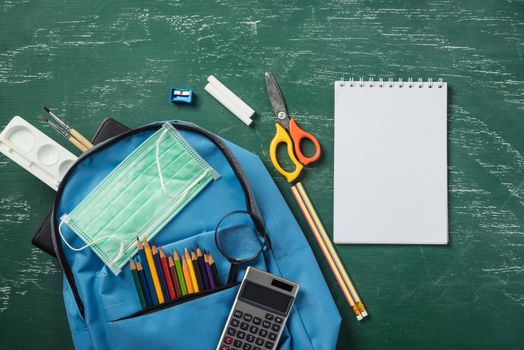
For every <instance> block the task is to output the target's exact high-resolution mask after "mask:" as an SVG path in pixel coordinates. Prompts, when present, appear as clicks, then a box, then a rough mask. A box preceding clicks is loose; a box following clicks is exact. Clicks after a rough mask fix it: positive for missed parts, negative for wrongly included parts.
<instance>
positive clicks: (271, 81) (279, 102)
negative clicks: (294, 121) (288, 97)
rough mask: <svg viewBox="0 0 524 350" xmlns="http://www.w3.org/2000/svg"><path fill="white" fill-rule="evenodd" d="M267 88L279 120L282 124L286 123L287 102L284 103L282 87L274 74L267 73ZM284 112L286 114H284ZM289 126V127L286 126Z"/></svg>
mask: <svg viewBox="0 0 524 350" xmlns="http://www.w3.org/2000/svg"><path fill="white" fill-rule="evenodd" d="M265 76H266V88H267V94H268V95H269V100H270V101H271V106H273V111H275V114H276V115H277V118H278V120H279V121H280V122H284V123H285V121H284V119H285V120H287V119H288V118H287V109H286V102H285V101H284V96H282V92H281V91H280V87H279V86H278V83H277V81H276V79H275V77H274V76H273V74H271V73H269V72H266V74H265ZM282 112H284V114H282ZM286 126H287V125H286Z"/></svg>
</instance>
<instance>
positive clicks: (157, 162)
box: [155, 130, 209, 199]
mask: <svg viewBox="0 0 524 350" xmlns="http://www.w3.org/2000/svg"><path fill="white" fill-rule="evenodd" d="M166 132H167V130H164V131H163V132H162V133H161V134H160V136H159V137H158V140H156V144H155V146H156V147H155V160H156V170H157V171H158V177H159V180H160V187H162V192H164V194H165V195H166V196H167V197H169V198H171V199H177V197H173V196H171V195H170V193H169V192H168V190H167V188H166V185H165V182H164V175H162V167H161V166H160V156H159V149H160V141H162V138H163V137H164V135H165V133H166ZM208 171H209V170H208V169H206V171H205V172H204V173H203V174H201V175H200V176H199V177H198V178H197V179H196V180H195V181H193V184H191V186H188V187H187V188H186V189H185V190H184V192H182V193H181V194H180V195H179V196H178V198H180V199H182V198H184V197H185V196H186V194H187V193H188V192H189V191H190V190H191V189H192V188H193V186H194V185H195V184H196V183H198V182H200V181H201V180H202V179H203V178H204V177H205V176H206V175H207V173H208Z"/></svg>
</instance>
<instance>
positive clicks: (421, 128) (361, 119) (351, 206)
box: [334, 81, 448, 244]
mask: <svg viewBox="0 0 524 350" xmlns="http://www.w3.org/2000/svg"><path fill="white" fill-rule="evenodd" d="M380 85H382V87H380ZM409 86H411V87H409ZM446 111H447V84H446V83H442V82H434V83H431V82H424V83H419V82H413V83H410V82H404V83H401V82H386V81H385V82H383V83H379V82H360V81H354V82H340V81H337V82H335V186H334V187H335V191H334V192H335V193H334V241H335V243H362V244H366V243H370V244H377V243H385V244H447V243H448V201H447V112H446Z"/></svg>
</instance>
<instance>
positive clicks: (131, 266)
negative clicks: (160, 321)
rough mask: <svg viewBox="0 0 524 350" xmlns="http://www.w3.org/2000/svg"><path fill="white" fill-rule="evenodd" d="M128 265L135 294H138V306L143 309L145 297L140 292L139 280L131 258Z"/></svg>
mask: <svg viewBox="0 0 524 350" xmlns="http://www.w3.org/2000/svg"><path fill="white" fill-rule="evenodd" d="M129 267H130V269H131V275H132V276H133V283H134V284H135V289H136V294H137V295H138V300H140V306H141V307H142V309H143V308H145V307H146V299H145V298H144V293H143V292H142V287H141V286H140V280H139V279H138V274H137V272H136V266H135V262H134V261H133V260H129Z"/></svg>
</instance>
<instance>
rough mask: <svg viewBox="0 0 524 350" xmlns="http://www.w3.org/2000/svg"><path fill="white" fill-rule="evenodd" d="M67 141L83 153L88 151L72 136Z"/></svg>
mask: <svg viewBox="0 0 524 350" xmlns="http://www.w3.org/2000/svg"><path fill="white" fill-rule="evenodd" d="M68 140H69V142H71V143H72V144H73V145H75V147H76V148H78V149H79V150H81V151H82V152H85V151H87V150H88V148H87V147H86V146H84V145H83V144H81V143H80V141H78V140H77V139H75V138H74V137H73V136H69V138H68Z"/></svg>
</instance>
